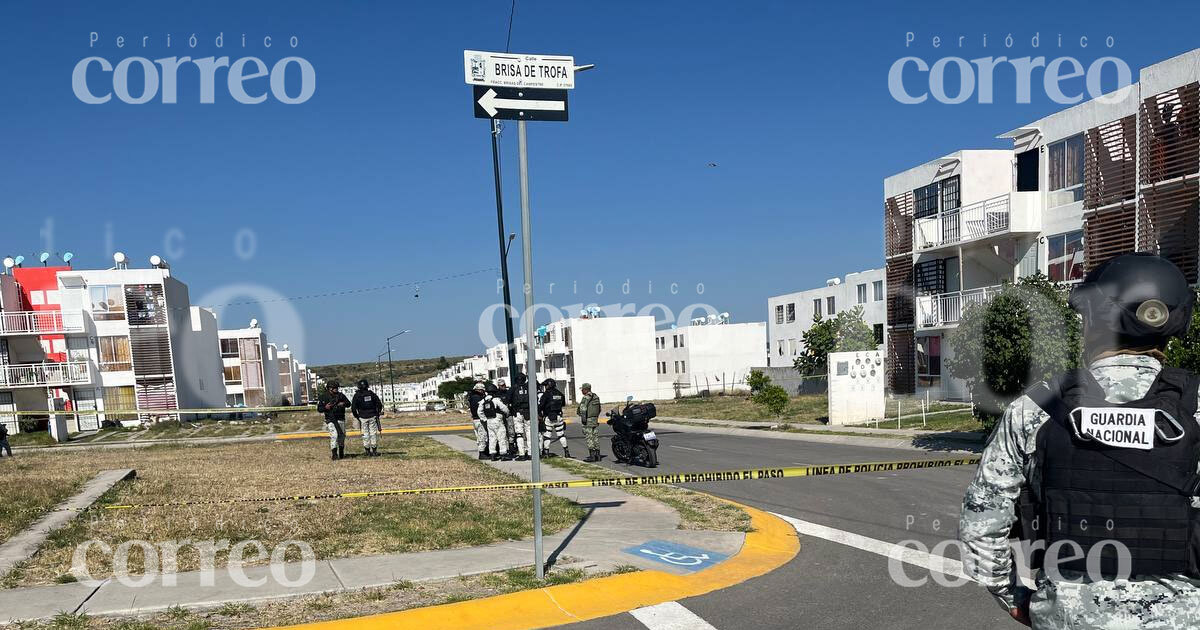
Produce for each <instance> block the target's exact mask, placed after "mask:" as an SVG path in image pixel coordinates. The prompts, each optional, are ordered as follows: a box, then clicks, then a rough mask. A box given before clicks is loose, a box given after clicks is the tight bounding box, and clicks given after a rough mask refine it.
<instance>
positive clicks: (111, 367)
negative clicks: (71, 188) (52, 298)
mask: <svg viewBox="0 0 1200 630" xmlns="http://www.w3.org/2000/svg"><path fill="white" fill-rule="evenodd" d="M57 283H58V291H59V294H60V299H61V307H62V310H63V312H64V313H75V312H79V311H82V312H83V313H84V317H83V321H84V324H85V327H86V329H87V330H86V337H84V338H83V340H86V345H84V344H83V343H79V344H76V343H68V344H67V349H68V352H69V353H70V355H71V356H70V357H69V359H70V362H76V361H84V360H85V361H86V362H87V365H88V372H89V373H90V377H89V380H88V383H89V384H90V386H87V385H80V384H77V385H74V386H73V387H72V392H71V400H72V405H73V406H74V408H75V409H77V410H80V411H83V410H96V411H97V412H98V413H97V414H95V415H80V416H79V417H78V421H77V424H76V420H75V418H74V417H72V418H71V420H70V422H69V423H68V430H69V431H71V432H74V431H82V430H89V429H96V428H98V427H99V424H100V422H101V421H102V420H105V419H108V420H121V421H135V420H145V419H149V420H158V419H168V418H171V419H173V418H178V417H179V415H180V414H169V413H161V412H160V413H152V414H137V415H136V416H133V415H113V414H104V413H103V411H104V410H105V409H113V410H115V409H139V410H141V409H147V410H165V409H210V408H217V407H222V406H224V388H223V387H222V386H221V383H220V380H219V379H220V360H219V359H218V357H217V356H216V355H215V354H214V353H213V352H212V348H213V346H214V344H215V343H216V339H217V320H216V315H214V314H213V312H212V311H211V310H209V309H205V308H201V307H198V306H192V305H191V302H190V298H189V296H188V288H187V285H185V284H184V283H182V282H180V281H179V280H177V279H175V278H174V277H172V276H171V271H170V269H169V268H168V267H167V266H166V265H165V264H162V263H160V266H158V267H155V268H150V269H129V268H126V267H125V266H124V265H119V266H118V267H117V268H114V269H107V270H86V271H85V270H62V271H58V272H57ZM81 341H82V340H81ZM183 415H185V416H188V415H191V414H183ZM109 416H111V417H109Z"/></svg>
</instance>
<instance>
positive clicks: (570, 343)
mask: <svg viewBox="0 0 1200 630" xmlns="http://www.w3.org/2000/svg"><path fill="white" fill-rule="evenodd" d="M539 330H540V331H541V333H542V334H540V335H539V336H538V338H537V342H536V343H537V345H536V347H535V348H534V359H535V361H536V370H537V373H536V375H537V378H538V380H545V379H547V378H553V379H554V380H555V381H556V382H557V384H558V388H559V389H560V390H562V392H563V393H564V394H566V395H567V398H568V400H570V401H577V400H578V399H579V395H580V392H579V386H580V385H582V384H583V383H591V384H592V387H593V391H594V392H595V393H596V394H597V395H599V396H600V400H601V401H603V402H604V403H605V404H607V403H617V402H620V401H624V400H625V397H626V396H633V397H634V398H635V399H638V400H653V399H656V398H659V397H660V396H661V394H662V387H663V386H662V385H660V384H659V381H658V375H657V374H656V368H655V366H656V363H657V359H656V354H655V349H654V336H655V333H654V317H652V316H638V317H592V318H584V317H579V318H570V319H562V320H558V321H555V322H551V323H550V324H547V325H546V326H543V327H542V328H541V329H539ZM527 356H528V355H527V352H526V346H525V340H524V339H520V340H518V341H517V363H518V364H519V365H520V366H521V367H522V368H524V366H525V363H526V358H527ZM484 358H485V359H486V361H485V365H486V376H487V378H489V379H491V380H495V379H499V378H503V379H505V380H510V381H511V379H510V378H509V374H508V354H507V352H506V351H505V347H504V344H500V345H496V346H493V347H491V348H489V349H488V351H487V353H486V354H485V355H484Z"/></svg>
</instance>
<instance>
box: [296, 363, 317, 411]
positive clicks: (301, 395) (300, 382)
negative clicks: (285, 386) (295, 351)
mask: <svg viewBox="0 0 1200 630" xmlns="http://www.w3.org/2000/svg"><path fill="white" fill-rule="evenodd" d="M293 360H294V357H293ZM310 378H311V376H310V372H309V371H308V364H307V363H299V362H297V363H296V379H297V381H296V391H297V392H298V394H297V396H298V397H297V398H296V404H297V405H307V404H308V402H309V401H310V400H313V399H315V398H316V397H315V396H313V395H312V393H311V392H312V386H311V385H310V383H311V381H310Z"/></svg>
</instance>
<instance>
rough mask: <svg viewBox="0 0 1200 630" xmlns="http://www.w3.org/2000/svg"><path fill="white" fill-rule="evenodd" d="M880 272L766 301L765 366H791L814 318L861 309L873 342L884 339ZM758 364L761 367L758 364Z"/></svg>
mask: <svg viewBox="0 0 1200 630" xmlns="http://www.w3.org/2000/svg"><path fill="white" fill-rule="evenodd" d="M885 288H886V287H885V273H884V270H883V269H868V270H866V271H859V272H857V273H850V274H846V277H845V279H842V278H830V279H829V280H826V281H825V286H823V287H819V288H816V289H808V290H806V291H797V292H795V293H786V294H784V295H776V296H774V297H769V298H767V366H768V367H791V365H792V364H793V363H794V362H795V360H796V358H797V357H798V356H800V354H801V353H802V352H803V351H804V333H805V332H808V329H809V328H812V325H813V321H814V318H816V317H820V318H822V319H828V318H830V317H832V316H836V315H837V314H838V313H840V312H842V311H844V310H848V309H852V308H854V307H856V306H861V307H862V309H863V320H865V321H866V322H867V325H868V326H870V327H871V329H872V330H873V331H874V332H875V342H876V343H879V344H883V343H884V341H885V338H886V336H887V332H886V330H887V301H886V299H885V298H886V296H885ZM760 365H761V364H760Z"/></svg>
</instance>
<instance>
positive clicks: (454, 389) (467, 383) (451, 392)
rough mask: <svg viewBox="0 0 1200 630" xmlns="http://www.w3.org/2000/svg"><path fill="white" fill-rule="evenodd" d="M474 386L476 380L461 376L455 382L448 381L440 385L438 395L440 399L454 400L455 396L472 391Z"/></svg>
mask: <svg viewBox="0 0 1200 630" xmlns="http://www.w3.org/2000/svg"><path fill="white" fill-rule="evenodd" d="M474 386H475V379H473V378H469V377H464V376H460V377H458V378H456V379H454V380H453V381H446V382H445V383H442V384H441V385H438V390H437V393H438V397H439V398H445V399H446V400H454V397H455V396H457V395H458V394H461V393H463V392H469V391H471V388H472V387H474Z"/></svg>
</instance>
